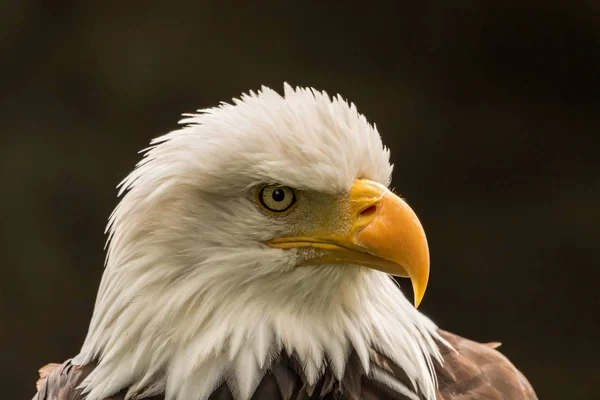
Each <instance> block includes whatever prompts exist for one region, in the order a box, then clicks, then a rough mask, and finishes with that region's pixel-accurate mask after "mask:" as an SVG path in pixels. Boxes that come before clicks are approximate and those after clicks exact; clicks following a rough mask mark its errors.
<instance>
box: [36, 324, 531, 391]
mask: <svg viewBox="0 0 600 400" xmlns="http://www.w3.org/2000/svg"><path fill="white" fill-rule="evenodd" d="M440 334H441V335H442V337H443V338H444V339H445V340H446V341H448V342H449V343H450V344H451V345H452V346H453V347H454V349H455V350H456V351H454V350H452V349H449V348H447V347H446V346H443V345H442V346H441V347H440V349H441V351H442V356H443V358H444V364H443V366H442V365H439V364H437V365H436V373H437V377H438V381H439V390H438V394H437V400H479V399H485V400H536V399H537V397H536V395H535V393H534V391H533V389H532V388H531V386H530V384H529V382H527V379H525V377H524V376H523V375H522V374H521V373H520V372H519V371H518V370H517V369H516V368H515V367H514V366H513V365H512V364H511V363H510V361H508V359H507V358H506V357H504V356H503V355H502V354H500V353H499V352H498V351H496V350H495V347H497V345H498V344H497V343H488V344H482V343H476V342H473V341H471V340H468V339H465V338H462V337H460V336H456V335H453V334H451V333H448V332H444V331H440ZM371 359H372V362H373V365H372V368H378V369H379V371H382V372H383V373H385V374H386V375H388V376H390V377H393V378H394V379H395V380H396V381H397V382H400V383H401V384H404V385H405V386H407V387H411V383H410V380H409V379H408V377H407V376H406V374H405V373H404V371H403V370H402V369H401V368H400V367H399V366H397V365H396V364H394V362H393V361H392V360H391V359H389V358H388V357H386V356H385V355H383V354H380V353H377V352H376V351H372V352H371ZM93 369H94V366H93V365H86V366H76V365H73V364H71V361H70V360H69V361H66V362H65V363H64V364H62V365H58V364H49V365H47V366H46V367H43V368H42V369H40V381H41V382H40V381H38V382H40V383H41V387H39V388H38V390H39V392H38V393H37V394H36V395H35V397H34V398H33V400H85V398H86V396H85V395H82V393H81V390H79V389H77V387H78V386H79V385H80V384H81V383H82V382H83V380H84V379H85V378H86V377H87V376H88V375H89V373H90V372H91V371H92V370H93ZM125 393H126V390H123V391H122V392H120V393H118V394H116V395H115V396H112V397H110V398H109V399H106V400H124V399H125ZM163 399H164V396H154V397H149V398H147V400H163ZM265 399H268V400H308V399H314V400H318V399H327V400H391V399H398V400H403V399H407V397H405V396H403V395H402V394H400V393H398V392H396V391H395V390H394V389H393V388H391V387H389V386H388V385H386V384H384V383H381V382H379V381H377V380H374V379H372V378H371V376H368V375H366V374H365V371H364V370H363V368H362V364H361V362H360V359H359V358H358V355H357V354H356V352H353V353H352V354H351V355H350V357H349V359H348V363H347V365H346V370H345V373H344V377H343V378H342V380H341V381H338V380H336V379H335V377H334V375H333V373H332V371H331V369H330V368H326V369H325V371H324V374H323V376H322V377H321V378H320V379H319V381H318V382H317V383H316V384H315V385H313V386H311V385H308V384H306V379H305V377H304V375H303V371H302V367H301V365H300V364H299V363H298V362H297V361H296V358H295V357H293V356H287V355H283V356H281V357H280V359H279V360H278V361H277V362H276V363H274V364H273V365H272V367H271V370H270V371H269V372H267V374H266V375H265V377H264V378H263V379H262V380H261V382H260V384H259V385H258V387H257V389H256V391H255V392H254V395H253V396H252V400H265ZM209 400H233V395H232V393H231V391H230V389H229V388H228V386H227V385H226V384H222V385H221V386H219V388H217V389H216V390H215V392H214V393H213V394H212V395H211V396H210V398H209Z"/></svg>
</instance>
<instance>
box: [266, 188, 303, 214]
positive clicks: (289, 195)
mask: <svg viewBox="0 0 600 400" xmlns="http://www.w3.org/2000/svg"><path fill="white" fill-rule="evenodd" d="M258 202H259V204H260V206H261V207H262V208H264V209H265V210H267V211H270V212H273V213H281V212H284V211H288V210H289V209H290V208H291V207H292V206H293V205H294V203H296V193H295V192H294V189H292V188H289V187H287V186H277V185H269V186H265V187H263V188H262V189H260V191H259V192H258Z"/></svg>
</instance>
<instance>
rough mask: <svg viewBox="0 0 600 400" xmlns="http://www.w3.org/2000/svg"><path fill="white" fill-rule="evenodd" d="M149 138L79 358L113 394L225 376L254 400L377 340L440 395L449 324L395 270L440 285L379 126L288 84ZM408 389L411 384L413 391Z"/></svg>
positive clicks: (124, 202) (172, 389)
mask: <svg viewBox="0 0 600 400" xmlns="http://www.w3.org/2000/svg"><path fill="white" fill-rule="evenodd" d="M181 122H182V123H183V127H182V128H181V129H178V130H176V131H173V132H171V133H169V134H167V135H165V136H162V137H159V138H157V139H155V140H153V141H152V143H151V147H150V148H149V149H147V150H146V151H145V153H144V157H143V159H142V160H141V161H140V162H139V163H138V165H137V167H136V169H135V170H134V171H133V172H132V173H131V174H130V175H129V176H128V177H127V178H126V179H125V180H124V181H123V182H122V183H121V186H120V193H119V195H122V199H121V201H120V203H119V205H118V206H117V207H116V209H115V210H114V212H113V214H112V215H111V217H110V220H109V224H108V228H107V231H108V232H109V244H108V251H107V258H106V269H105V272H104V275H103V278H102V282H101V284H100V288H99V291H98V297H97V301H96V305H95V310H94V315H93V317H92V321H91V324H90V329H89V332H88V336H87V338H86V340H85V343H84V345H83V348H82V350H81V353H80V354H79V355H78V357H76V359H75V360H74V362H75V363H80V364H86V363H90V362H94V363H96V364H97V367H96V369H95V370H94V371H93V372H92V374H90V376H89V377H88V379H87V380H86V382H85V384H84V386H85V391H86V392H87V393H88V396H89V397H88V399H90V400H100V399H102V398H104V397H106V396H110V395H112V394H114V393H116V392H117V391H119V390H121V389H123V388H129V391H128V396H129V398H132V399H133V398H139V397H141V395H142V394H144V395H148V394H152V393H159V392H166V394H167V398H178V399H188V398H190V399H191V398H194V399H197V398H200V399H204V398H207V396H208V395H210V393H211V392H212V391H213V390H214V389H215V388H216V387H217V386H218V385H220V384H222V383H223V382H226V383H227V384H228V385H229V386H230V388H231V389H232V392H233V393H234V394H235V396H236V398H239V399H248V398H249V397H250V396H251V395H252V393H253V391H254V390H255V388H256V386H257V384H258V382H259V381H260V379H261V377H262V376H263V375H264V374H265V372H266V371H268V370H269V367H270V365H271V363H272V362H273V360H275V359H277V357H278V356H279V355H280V354H282V353H285V354H288V355H290V356H294V357H296V358H297V359H298V361H299V362H300V365H302V369H303V374H304V375H305V377H306V380H307V383H308V384H311V383H314V382H315V381H316V380H317V379H318V378H319V376H320V375H321V374H322V373H323V371H324V370H325V369H326V368H330V369H331V371H332V373H333V375H334V376H336V377H337V378H339V379H341V377H342V376H343V373H344V368H345V366H346V362H347V359H348V356H349V354H350V352H351V351H355V352H356V353H357V354H358V357H359V358H360V362H361V364H362V368H363V369H364V370H365V371H366V373H369V371H370V370H371V364H372V363H371V353H370V349H372V348H376V349H377V350H378V351H380V352H382V353H383V354H386V355H387V356H388V357H390V358H391V359H392V360H394V361H395V362H396V363H397V364H398V365H400V366H402V367H403V369H404V370H405V371H406V374H407V376H408V378H409V379H410V381H411V382H412V385H413V388H409V389H410V390H414V391H416V390H417V389H418V390H419V391H420V392H421V393H424V394H425V396H427V397H429V398H432V396H434V391H435V382H434V380H435V378H434V374H433V372H432V359H436V358H439V353H438V350H437V346H436V344H435V341H434V339H436V338H437V337H436V332H435V329H436V327H435V325H434V324H433V323H432V322H431V321H430V320H429V319H427V318H426V317H424V316H423V315H422V314H420V313H419V312H417V311H416V309H415V308H414V307H413V306H412V304H411V303H410V302H409V301H408V300H407V299H406V298H405V297H404V295H403V294H402V293H401V292H400V291H399V290H398V288H397V287H396V284H395V282H394V281H393V280H392V279H391V278H390V276H389V275H390V274H392V275H396V276H405V277H409V278H411V280H412V282H413V288H414V296H415V303H416V304H418V303H419V302H420V301H421V299H422V297H423V294H424V292H425V288H426V285H427V280H428V276H429V252H428V248H427V241H426V239H425V234H424V232H423V228H422V226H421V224H420V222H419V220H418V218H417V217H416V215H415V214H414V212H413V211H412V210H411V209H410V207H409V206H408V205H407V204H406V203H405V202H404V201H403V200H402V199H400V198H399V197H398V196H397V195H395V194H394V193H392V192H391V191H390V190H389V189H388V185H389V183H390V179H391V172H392V165H390V162H389V151H388V149H387V148H385V147H384V146H383V144H382V141H381V138H380V135H379V133H378V132H377V130H376V128H375V127H374V126H373V125H371V124H369V123H368V122H367V120H366V119H365V117H364V116H362V115H361V114H359V113H358V111H357V109H356V107H355V106H354V105H353V104H348V103H347V102H346V101H344V100H343V99H342V98H341V97H339V96H337V97H335V98H330V97H329V96H328V95H327V94H326V93H324V92H317V91H315V90H312V89H293V88H291V87H290V86H288V85H285V90H284V95H283V96H282V95H280V94H278V93H277V92H275V91H273V90H270V89H268V88H264V87H263V88H262V90H261V91H259V92H258V93H253V92H250V94H248V95H243V96H242V97H241V98H240V99H236V100H234V101H233V103H232V104H222V105H220V106H219V107H216V108H211V109H207V110H201V111H199V113H198V114H188V115H185V118H184V119H183V120H182V121H181ZM409 389H407V390H409Z"/></svg>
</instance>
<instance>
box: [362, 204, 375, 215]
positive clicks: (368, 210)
mask: <svg viewBox="0 0 600 400" xmlns="http://www.w3.org/2000/svg"><path fill="white" fill-rule="evenodd" d="M375 211H377V207H376V206H369V207H367V208H365V209H364V210H362V211H361V212H360V216H361V217H368V216H370V215H372V214H373V213H375Z"/></svg>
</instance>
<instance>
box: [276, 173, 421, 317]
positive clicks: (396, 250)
mask: <svg viewBox="0 0 600 400" xmlns="http://www.w3.org/2000/svg"><path fill="white" fill-rule="evenodd" d="M342 208H343V211H342V213H344V214H347V215H343V216H340V218H342V219H347V220H349V221H350V223H349V224H348V226H345V225H346V224H343V225H344V227H343V228H341V230H342V231H340V228H339V227H321V228H320V229H319V230H318V232H315V233H314V234H308V235H303V236H297V237H283V238H277V239H273V240H271V241H270V242H269V243H268V244H269V245H270V246H271V247H276V248H281V249H289V248H301V247H312V248H315V249H318V250H320V251H318V252H317V254H318V256H317V257H315V258H312V259H311V260H309V261H308V263H309V264H351V265H361V266H364V267H368V268H373V269H377V270H380V271H383V272H387V273H388V274H391V275H395V276H401V277H409V278H410V279H411V281H412V285H413V291H414V302H415V306H417V307H418V306H419V304H420V303H421V300H422V299H423V296H424V295H425V289H426V288H427V282H428V280H429V248H428V246H427V239H426V237H425V232H424V231H423V226H422V225H421V223H420V222H419V219H418V218H417V216H416V214H415V213H414V211H413V210H412V209H411V208H410V207H409V206H408V204H406V203H405V202H404V201H403V200H402V199H401V198H399V197H398V196H396V195H395V194H394V193H392V192H391V191H389V190H388V189H387V188H386V187H385V186H383V185H381V184H379V183H376V182H373V181H370V180H366V179H359V180H357V181H355V182H354V185H353V186H352V189H351V191H350V197H349V201H348V204H347V206H345V205H344V207H342Z"/></svg>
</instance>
